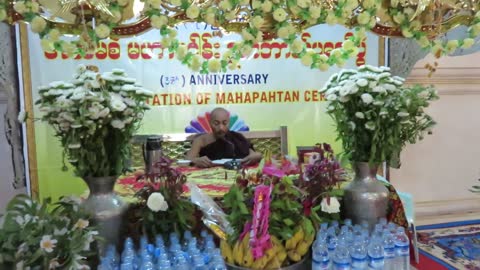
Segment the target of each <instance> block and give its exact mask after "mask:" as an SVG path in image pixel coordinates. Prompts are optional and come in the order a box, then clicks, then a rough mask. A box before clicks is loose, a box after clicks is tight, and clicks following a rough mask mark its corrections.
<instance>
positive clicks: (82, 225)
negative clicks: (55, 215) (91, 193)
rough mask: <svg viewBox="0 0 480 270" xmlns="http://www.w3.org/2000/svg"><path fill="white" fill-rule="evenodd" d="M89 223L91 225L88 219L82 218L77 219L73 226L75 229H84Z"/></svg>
mask: <svg viewBox="0 0 480 270" xmlns="http://www.w3.org/2000/svg"><path fill="white" fill-rule="evenodd" d="M88 225H90V222H89V221H88V220H86V219H82V218H80V219H78V220H77V222H76V223H75V225H73V228H74V229H76V228H78V229H81V230H82V229H85V228H87V227H88Z"/></svg>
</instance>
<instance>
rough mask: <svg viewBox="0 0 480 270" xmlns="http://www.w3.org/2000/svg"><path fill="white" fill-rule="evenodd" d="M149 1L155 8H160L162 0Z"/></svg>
mask: <svg viewBox="0 0 480 270" xmlns="http://www.w3.org/2000/svg"><path fill="white" fill-rule="evenodd" d="M147 3H149V4H150V5H151V6H152V7H154V8H160V5H161V4H162V0H148V1H147Z"/></svg>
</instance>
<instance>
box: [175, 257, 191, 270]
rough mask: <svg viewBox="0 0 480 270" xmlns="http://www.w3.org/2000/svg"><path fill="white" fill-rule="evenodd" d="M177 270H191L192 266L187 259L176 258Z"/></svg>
mask: <svg viewBox="0 0 480 270" xmlns="http://www.w3.org/2000/svg"><path fill="white" fill-rule="evenodd" d="M174 269H176V270H190V264H189V263H188V262H187V260H186V259H185V256H178V257H176V262H175V267H174Z"/></svg>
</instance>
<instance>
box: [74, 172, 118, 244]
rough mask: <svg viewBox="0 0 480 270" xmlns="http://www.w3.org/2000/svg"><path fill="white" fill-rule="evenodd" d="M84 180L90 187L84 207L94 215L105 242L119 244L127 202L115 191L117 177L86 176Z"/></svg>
mask: <svg viewBox="0 0 480 270" xmlns="http://www.w3.org/2000/svg"><path fill="white" fill-rule="evenodd" d="M83 180H84V181H85V182H86V183H87V185H88V188H89V189H90V195H89V196H88V198H87V200H86V201H85V202H84V203H83V207H84V208H85V210H86V211H87V212H88V213H90V214H91V215H92V216H93V218H94V220H95V223H96V225H97V227H98V230H99V235H100V236H102V237H103V238H104V239H105V240H106V242H105V243H106V244H114V245H116V244H118V241H119V238H120V235H119V234H120V229H121V226H122V220H123V214H124V213H125V210H126V208H127V204H126V203H125V202H124V201H123V200H122V199H121V198H120V197H119V196H118V195H117V194H115V192H114V191H113V188H114V186H115V182H116V181H117V177H116V176H106V177H84V178H83Z"/></svg>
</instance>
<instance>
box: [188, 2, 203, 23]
mask: <svg viewBox="0 0 480 270" xmlns="http://www.w3.org/2000/svg"><path fill="white" fill-rule="evenodd" d="M186 15H187V17H188V18H190V19H192V20H193V19H196V18H197V17H198V15H200V8H199V7H198V6H197V5H195V4H192V5H190V6H189V7H188V8H187V12H186Z"/></svg>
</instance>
